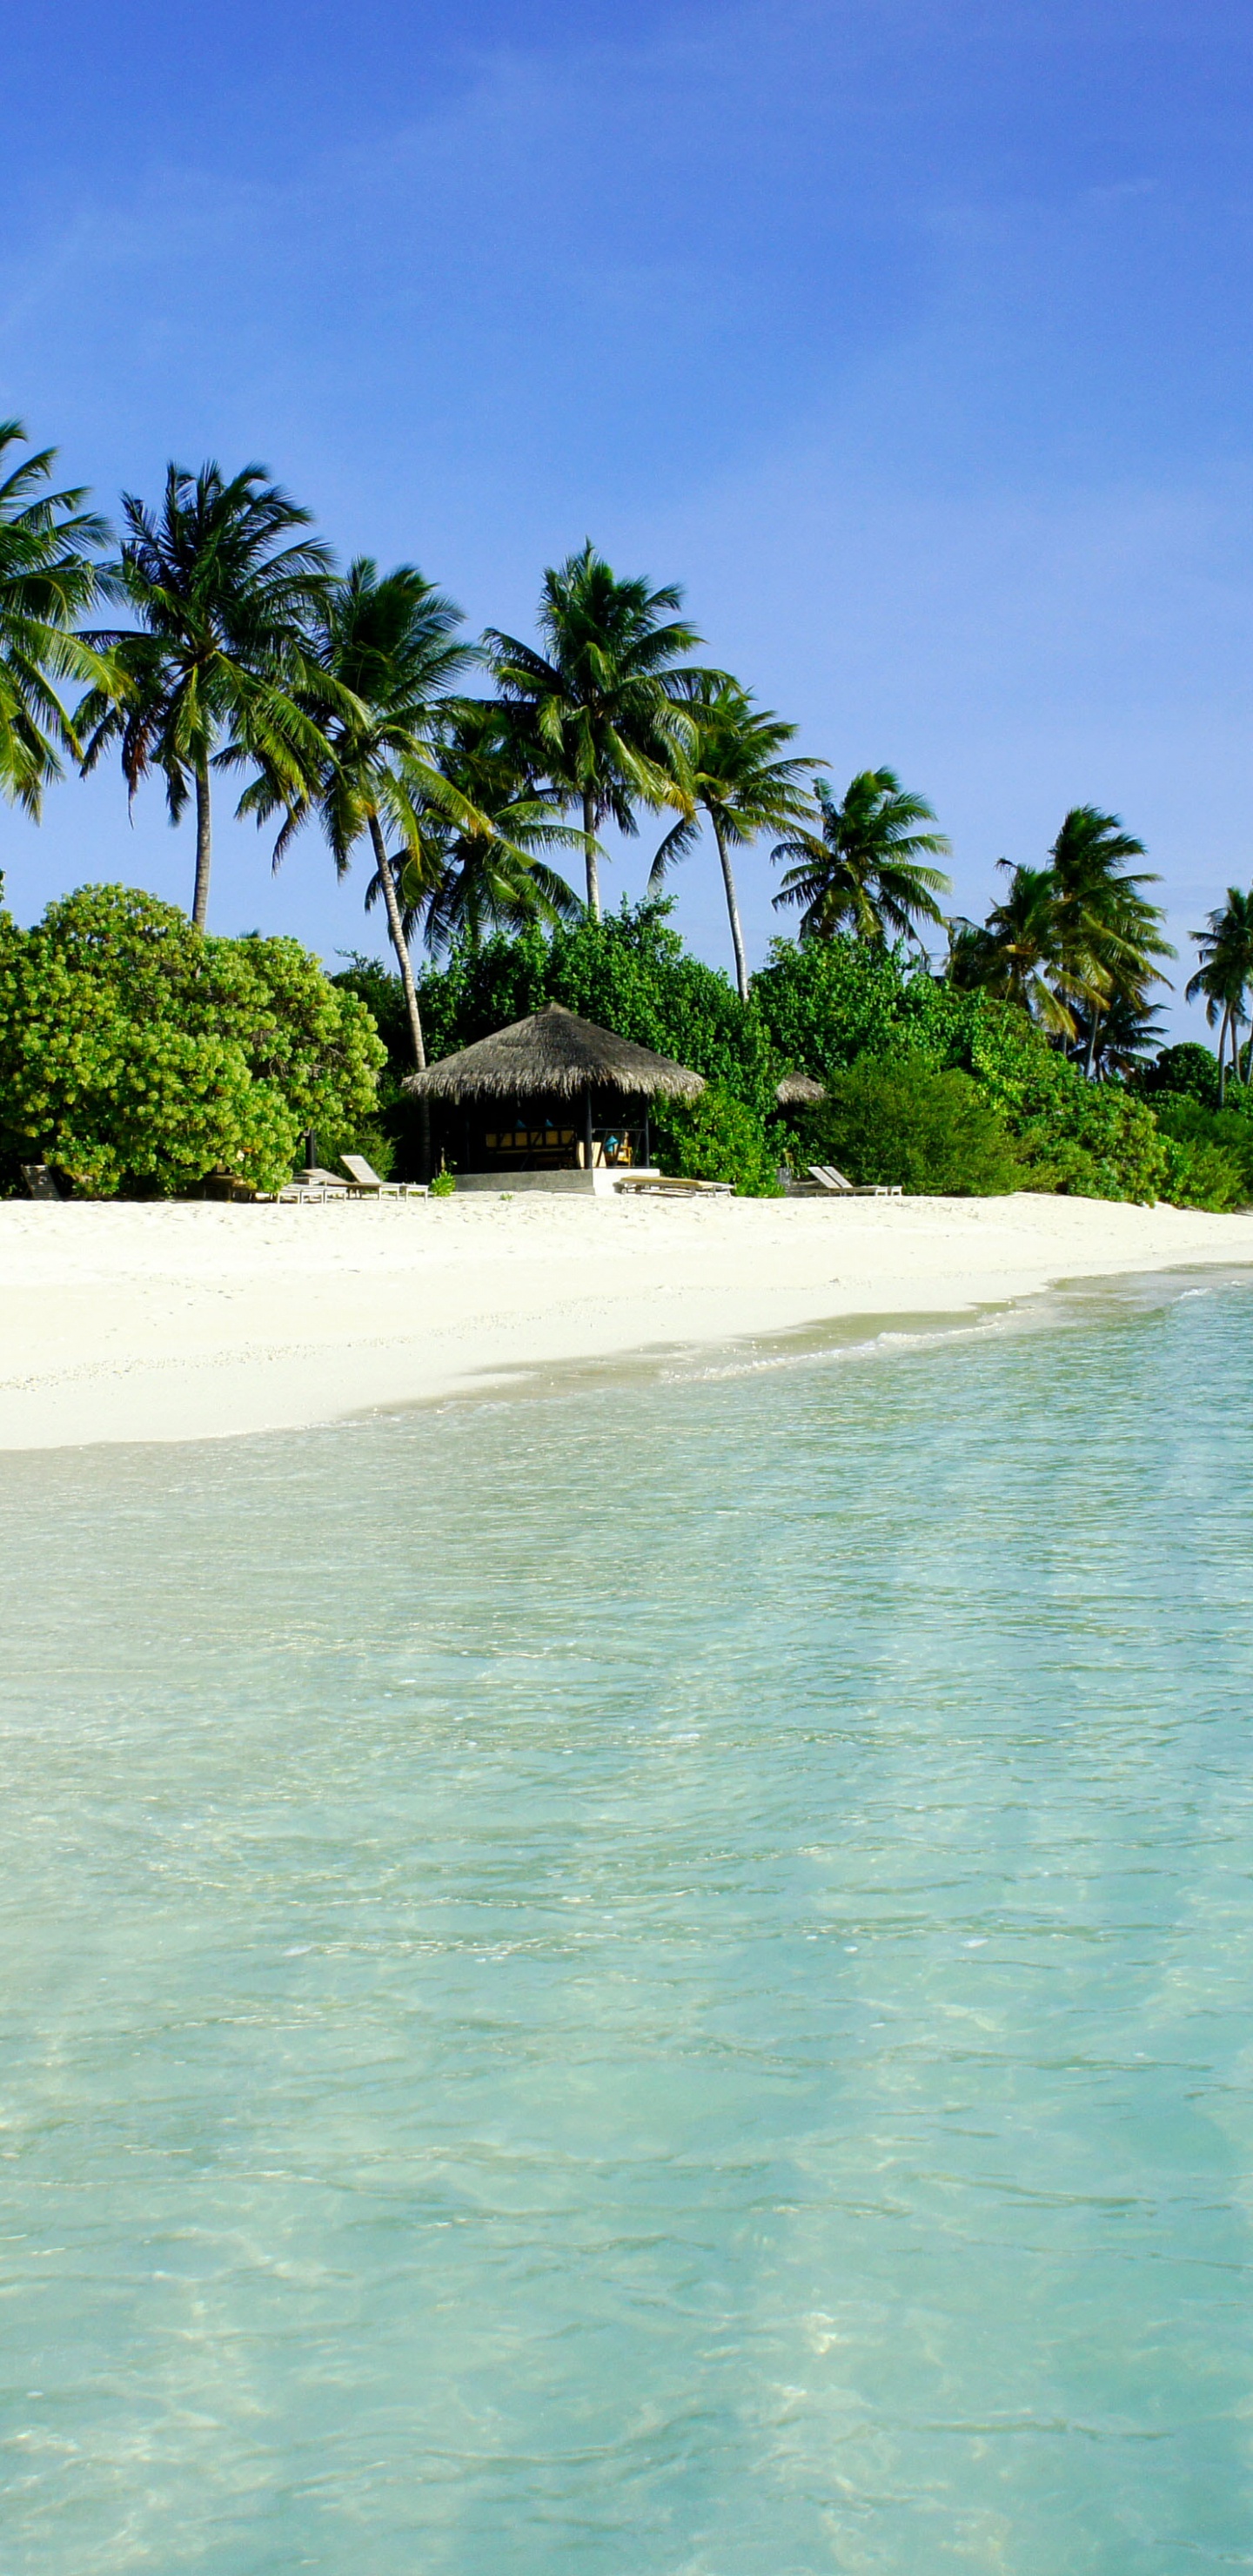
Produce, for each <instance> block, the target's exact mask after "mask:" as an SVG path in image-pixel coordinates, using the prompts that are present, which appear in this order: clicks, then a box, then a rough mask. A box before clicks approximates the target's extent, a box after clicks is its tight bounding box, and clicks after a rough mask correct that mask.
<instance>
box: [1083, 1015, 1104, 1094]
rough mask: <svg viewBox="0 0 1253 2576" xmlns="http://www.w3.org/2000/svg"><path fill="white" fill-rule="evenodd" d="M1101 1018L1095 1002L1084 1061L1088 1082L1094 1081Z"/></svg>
mask: <svg viewBox="0 0 1253 2576" xmlns="http://www.w3.org/2000/svg"><path fill="white" fill-rule="evenodd" d="M1100 1016H1101V1014H1100V1012H1099V1011H1098V1009H1097V1007H1096V1004H1095V1002H1094V1003H1093V1005H1092V1016H1091V1018H1090V1020H1089V1022H1088V1052H1087V1054H1086V1056H1085V1057H1084V1060H1083V1072H1084V1079H1085V1081H1087V1082H1090V1081H1091V1080H1092V1074H1093V1068H1094V1066H1095V1064H1096V1032H1097V1025H1098V1022H1099V1020H1100Z"/></svg>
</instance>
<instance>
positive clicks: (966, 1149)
mask: <svg viewBox="0 0 1253 2576" xmlns="http://www.w3.org/2000/svg"><path fill="white" fill-rule="evenodd" d="M806 1141H807V1144H808V1147H809V1150H810V1155H811V1159H812V1160H813V1161H814V1162H815V1163H834V1164H835V1165H836V1166H837V1168H838V1169H839V1170H840V1171H842V1172H843V1173H844V1175H845V1177H846V1178H847V1179H848V1180H850V1181H858V1182H866V1181H887V1182H894V1183H897V1184H899V1186H900V1187H901V1188H903V1189H906V1190H910V1191H917V1192H920V1193H941V1194H943V1195H945V1196H952V1197H956V1198H969V1197H985V1198H987V1197H992V1196H994V1195H995V1194H996V1192H998V1191H1001V1190H1013V1189H1021V1188H1022V1187H1023V1186H1024V1177H1025V1176H1024V1172H1023V1167H1022V1164H1021V1162H1020V1160H1019V1156H1018V1154H1017V1152H1016V1150H1015V1147H1014V1145H1013V1142H1012V1140H1011V1138H1010V1136H1009V1133H1008V1130H1007V1128H1006V1125H1005V1122H1004V1119H1003V1118H1002V1117H1001V1115H1000V1113H999V1111H997V1110H996V1109H994V1108H993V1106H992V1104H991V1102H990V1100H989V1099H988V1097H987V1094H986V1092H984V1091H981V1090H980V1088H979V1085H978V1083H977V1082H974V1081H972V1079H971V1077H970V1075H969V1074H968V1073H956V1072H953V1071H940V1070H937V1068H936V1067H935V1066H934V1065H930V1064H927V1063H926V1062H925V1061H924V1060H923V1059H922V1058H921V1057H920V1056H913V1055H907V1056H903V1057H902V1058H901V1059H900V1061H899V1063H895V1064H890V1063H884V1062H883V1061H882V1060H879V1059H876V1058H875V1057H874V1056H868V1055H866V1056H862V1057H860V1058H859V1060H858V1062H857V1063H856V1064H854V1065H850V1066H849V1068H848V1070H847V1071H846V1072H844V1073H837V1074H833V1075H832V1077H831V1084H830V1091H829V1095H828V1098H827V1099H826V1100H825V1101H824V1103H823V1104H822V1106H821V1108H818V1109H815V1110H814V1111H812V1112H811V1114H810V1117H809V1119H808V1120H807V1121H806Z"/></svg>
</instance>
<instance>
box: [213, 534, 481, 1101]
mask: <svg viewBox="0 0 1253 2576" xmlns="http://www.w3.org/2000/svg"><path fill="white" fill-rule="evenodd" d="M460 628H461V611H460V609H459V608H457V607H455V606H454V605H453V602H452V601H451V600H450V599H447V598H446V597H445V595H444V593H443V592H442V591H440V590H437V589H436V588H435V585H434V583H433V582H429V581H427V579H426V578H425V575H424V574H422V573H420V572H419V571H418V570H417V569H416V567H415V566H414V565H413V564H398V565H397V567H396V569H395V571H394V572H389V573H380V571H379V569H378V566H377V564H376V563H374V562H373V561H372V560H371V558H370V557H369V556H368V555H359V556H358V557H357V559H356V561H355V562H354V563H352V564H350V566H349V568H348V571H347V573H346V575H345V576H344V578H343V579H342V580H341V581H336V582H331V583H328V584H326V585H324V586H323V588H322V589H321V591H320V593H319V595H318V599H317V602H316V605H315V609H314V614H313V618H312V620H311V625H310V637H309V662H308V666H307V668H306V672H305V677H304V693H303V698H302V705H303V708H304V710H305V712H306V713H307V715H308V717H309V720H310V721H311V722H312V723H313V724H314V725H315V727H316V729H317V733H318V739H319V741H320V743H321V749H322V756H321V764H320V767H319V769H318V772H317V774H316V776H315V777H314V779H313V780H312V782H311V783H309V784H307V785H306V786H305V788H304V789H303V791H302V792H301V793H300V794H299V795H298V796H296V797H294V798H292V797H291V796H290V793H289V783H288V781H287V779H286V777H285V776H284V775H283V774H282V773H281V772H280V774H279V775H278V776H277V777H271V775H270V774H269V772H268V770H267V771H265V772H263V774H262V776H261V777H260V778H259V779H258V780H257V782H256V783H255V784H254V786H253V787H252V788H251V789H250V790H249V791H248V792H247V793H246V794H245V796H244V798H243V800H242V803H243V806H244V808H245V810H250V811H252V812H255V813H256V815H257V817H258V819H259V820H263V819H264V818H265V817H266V816H267V815H273V814H275V813H278V812H281V813H283V814H284V816H285V819H284V823H283V828H282V830H281V831H280V833H279V837H278V842H277V845H276V848H275V861H276V864H277V862H278V860H279V859H280V858H281V857H282V856H283V853H284V851H285V850H286V848H287V846H288V843H289V841H290V840H291V837H292V834H293V832H294V831H296V830H297V829H298V827H299V826H300V825H301V824H302V823H304V822H306V821H307V820H308V819H309V817H310V816H311V815H312V814H314V813H316V814H317V816H318V819H319V820H320V822H321V825H322V829H323V832H324V834H325V836H326V840H327V842H328V844H329V847H330V850H331V855H332V857H333V859H334V861H335V865H336V868H337V870H338V872H339V874H340V875H341V876H343V875H345V874H346V872H347V870H348V867H349V865H350V864H351V859H352V853H353V851H354V849H355V848H356V845H357V843H358V842H359V841H360V840H363V839H364V840H367V841H368V842H369V845H370V849H371V851H372V852H373V856H374V880H373V882H376V884H377V890H378V892H379V893H380V894H381V895H382V898H383V903H384V907H385V909H386V913H387V927H388V931H389V934H390V937H391V942H392V947H393V949H394V951H395V955H396V965H397V968H398V971H399V974H400V981H401V985H402V988H403V991H404V997H405V1011H406V1015H407V1018H408V1022H409V1035H410V1039H411V1041H412V1045H413V1059H414V1063H415V1064H416V1065H417V1066H418V1068H419V1070H421V1069H423V1068H424V1067H425V1064H426V1042H425V1039H424V1037H423V1032H422V1014H421V1011H420V1009H419V1006H418V994H417V987H416V985H415V983H414V979H413V966H412V962H411V960H410V955H409V940H408V937H407V935H406V927H405V919H404V913H403V909H402V901H401V895H400V891H399V883H400V876H401V872H402V871H408V873H409V878H410V891H411V896H412V902H413V908H414V909H420V908H421V905H422V903H423V902H424V901H425V900H426V898H427V896H428V894H429V893H430V891H431V890H432V889H433V887H434V886H435V885H436V884H437V883H438V881H439V871H440V868H441V867H442V864H443V857H442V846H441V844H440V842H439V839H438V836H437V835H433V834H432V831H431V826H430V817H431V815H432V814H433V813H434V814H435V815H438V816H439V817H441V818H442V819H444V820H447V821H450V822H452V823H455V824H457V825H459V826H461V827H462V828H464V829H466V830H467V831H470V832H475V831H477V832H480V833H482V834H484V835H490V832H491V825H490V823H489V822H488V821H487V818H486V817H485V816H483V815H481V814H479V813H478V811H477V809H476V808H475V807H474V806H473V805H472V803H471V802H470V800H469V799H468V798H467V797H465V796H463V795H462V794H461V792H460V790H459V789H458V788H457V787H456V786H455V785H454V784H453V782H452V781H451V780H450V779H449V778H447V777H446V776H445V774H444V772H443V770H442V768H441V765H440V757H439V728H440V725H441V722H442V720H443V719H444V717H445V715H446V713H447V711H448V709H449V706H450V703H451V701H452V694H453V683H454V682H455V681H456V680H458V679H460V678H461V677H462V675H463V674H464V672H465V671H466V670H467V669H468V668H469V666H470V665H471V664H472V663H473V661H474V659H475V650H474V647H473V645H471V644H470V643H468V642H467V641H466V639H465V638H464V637H463V636H462V634H461V633H460ZM389 837H390V838H392V839H394V840H395V841H396V843H397V845H398V846H397V848H396V850H395V851H394V852H389V850H388V846H387V844H388V839H389Z"/></svg>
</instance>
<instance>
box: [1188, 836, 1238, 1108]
mask: <svg viewBox="0 0 1253 2576" xmlns="http://www.w3.org/2000/svg"><path fill="white" fill-rule="evenodd" d="M1192 937H1193V939H1194V940H1195V941H1196V944H1197V948H1198V951H1199V953H1200V963H1199V964H1198V966H1197V970H1196V973H1195V975H1193V976H1192V977H1191V979H1190V981H1189V982H1188V984H1187V985H1186V986H1185V988H1184V989H1185V992H1186V995H1187V998H1188V1000H1189V1001H1190V1002H1195V1001H1196V1000H1198V999H1199V998H1201V997H1203V998H1204V1002H1205V1017H1206V1020H1207V1022H1208V1024H1209V1026H1210V1028H1213V1027H1214V1025H1215V1022H1216V1021H1221V1026H1220V1028H1219V1037H1218V1085H1219V1097H1220V1099H1224V1098H1225V1097H1226V1090H1227V1048H1228V1046H1230V1051H1231V1070H1232V1073H1233V1074H1234V1075H1235V1077H1236V1079H1237V1081H1238V1080H1239V1076H1240V1034H1239V1033H1240V1026H1241V1022H1242V1021H1246V1020H1248V1019H1249V1018H1250V1016H1253V1014H1251V1013H1250V1008H1249V988H1250V986H1251V985H1253V893H1249V894H1241V892H1240V889H1239V887H1238V886H1228V888H1227V900H1226V903H1225V904H1223V905H1221V906H1220V907H1219V908H1218V910H1217V911H1214V912H1211V913H1210V914H1209V916H1208V919H1207V922H1206V927H1205V929H1204V930H1194V931H1193V933H1192ZM1250 1053H1251V1054H1253V1050H1250ZM1251 1075H1253V1063H1246V1069H1245V1075H1244V1079H1245V1083H1246V1085H1247V1083H1248V1082H1249V1079H1250V1076H1251Z"/></svg>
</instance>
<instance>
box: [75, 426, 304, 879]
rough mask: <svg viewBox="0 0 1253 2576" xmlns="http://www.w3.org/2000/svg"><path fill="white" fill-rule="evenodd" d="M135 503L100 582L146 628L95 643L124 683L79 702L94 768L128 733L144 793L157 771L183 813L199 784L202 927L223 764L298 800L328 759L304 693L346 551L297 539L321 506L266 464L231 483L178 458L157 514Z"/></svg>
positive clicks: (130, 777) (126, 505)
mask: <svg viewBox="0 0 1253 2576" xmlns="http://www.w3.org/2000/svg"><path fill="white" fill-rule="evenodd" d="M122 511H123V518H124V522H125V527H126V536H125V539H124V542H123V545H122V549H121V552H120V554H119V556H118V558H117V560H116V562H114V563H111V564H108V565H106V566H105V567H104V568H103V571H102V573H101V577H100V587H101V589H102V590H104V591H105V593H106V595H107V596H108V597H110V598H112V599H115V600H117V601H118V602H119V603H122V604H124V605H125V606H126V607H128V608H130V609H131V610H132V611H133V612H134V614H135V616H136V617H137V618H138V619H139V621H140V623H139V626H138V628H127V629H122V630H114V631H113V632H111V633H109V634H107V635H101V636H96V637H93V638H92V639H91V640H92V641H93V643H94V644H96V646H97V647H98V648H100V649H103V650H106V651H107V652H108V654H109V656H110V660H111V662H112V664H113V666H114V667H115V669H116V671H117V673H118V674H119V677H120V683H121V685H120V688H119V690H118V691H117V692H116V693H115V694H113V695H110V694H109V693H108V692H107V691H105V690H103V689H101V688H99V687H97V688H95V689H93V690H92V691H91V692H90V693H89V695H88V697H87V699H86V700H85V701H84V704H83V705H82V707H81V708H80V709H79V710H78V714H77V717H76V723H77V724H78V726H79V728H80V729H81V730H82V731H83V732H84V733H85V734H86V735H87V737H88V739H87V746H86V750H85V753H84V756H83V768H84V770H88V769H91V768H93V767H94V765H95V763H96V761H97V760H98V759H99V757H100V754H101V752H102V751H103V750H104V749H105V748H106V747H107V745H109V744H110V743H112V742H115V741H116V742H117V743H118V744H119V747H120V751H121V759H122V768H123V771H124V773H125V777H126V783H127V787H128V789H129V791H130V794H131V797H132V798H133V797H134V795H135V793H136V790H137V789H138V786H139V783H140V781H141V779H142V778H144V777H145V776H146V775H147V774H148V772H149V771H150V770H152V769H159V770H160V771H161V772H162V775H163V776H164V779H165V792H166V801H167V804H168V806H169V811H170V820H171V822H174V823H177V822H178V821H179V819H180V817H181V815H182V814H183V812H184V810H185V808H186V805H187V801H188V797H189V795H191V794H193V793H194V796H195V803H196V882H195V894H194V900H193V903H192V920H193V921H194V922H195V923H196V925H197V927H198V928H199V929H201V930H203V928H204V924H205V917H206V914H207V911H208V903H209V874H210V868H211V865H212V841H213V831H212V793H211V774H212V771H213V770H214V769H215V768H224V767H236V768H238V767H245V768H253V769H256V770H258V771H260V772H264V774H265V775H266V777H267V778H268V779H269V781H270V782H271V785H272V787H274V788H275V789H276V790H277V791H278V792H279V793H280V795H281V797H282V800H283V801H284V802H285V803H286V804H287V806H288V808H289V810H291V809H293V808H294V807H295V806H296V805H297V804H298V803H299V801H300V798H301V797H302V795H304V794H305V793H306V792H307V789H308V786H309V783H310V781H311V780H312V779H314V778H315V777H316V776H317V774H318V772H319V768H320V766H321V765H322V763H323V762H324V760H325V753H326V745H325V740H324V738H323V736H322V733H321V731H320V730H319V727H318V724H317V722H316V719H315V718H313V717H312V716H311V715H310V714H309V712H308V709H307V707H306V706H304V705H302V704H301V690H302V685H303V684H304V682H305V680H306V677H307V630H308V625H309V620H310V618H311V617H312V615H313V614H314V613H315V612H316V609H317V607H318V603H319V601H320V599H321V597H322V595H323V592H324V590H325V586H326V583H327V580H328V579H329V576H330V570H331V560H332V559H331V555H330V552H329V549H328V548H327V547H326V546H324V545H322V544H321V543H320V542H319V541H318V540H317V539H316V538H313V537H304V536H299V535H296V533H295V532H296V531H297V530H300V529H303V528H306V527H307V526H308V525H309V513H308V511H307V510H301V509H298V508H297V507H296V505H295V503H294V502H293V501H290V500H289V499H288V497H287V494H286V493H285V492H282V491H280V490H279V489H278V487H277V485H275V484H272V483H268V482H267V481H266V479H265V467H264V466H261V465H245V466H244V468H243V470H242V472H240V473H238V474H236V475H233V476H232V478H231V480H230V481H229V482H228V481H226V480H225V479H224V477H223V475H222V472H221V470H220V468H219V467H218V466H217V465H214V464H207V465H203V466H202V467H201V469H200V472H199V474H197V475H195V476H194V477H193V476H192V475H191V474H189V473H188V472H187V470H186V468H185V467H183V466H181V465H171V466H170V467H169V469H168V471H167V474H166V478H165V494H164V499H163V501H162V505H161V510H160V513H159V515H157V514H154V513H153V512H152V511H150V510H147V509H145V507H144V505H143V503H142V501H140V500H138V499H137V498H136V496H135V494H134V493H132V492H127V493H124V494H123V497H122ZM284 539H290V540H292V542H289V543H284V542H282V541H283V540H284ZM240 810H243V806H242V803H241V808H240Z"/></svg>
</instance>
